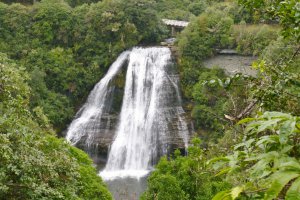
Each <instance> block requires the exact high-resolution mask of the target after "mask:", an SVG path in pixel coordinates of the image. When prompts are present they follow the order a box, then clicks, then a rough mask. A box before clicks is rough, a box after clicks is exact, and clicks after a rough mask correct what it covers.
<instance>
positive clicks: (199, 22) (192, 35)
mask: <svg viewBox="0 0 300 200" xmlns="http://www.w3.org/2000/svg"><path fill="white" fill-rule="evenodd" d="M223 9H224V8H223ZM224 15H225V16H228V14H227V12H226V10H225V9H224V10H216V9H214V8H208V9H207V10H206V11H205V12H204V13H203V14H201V15H200V16H199V17H197V18H195V19H193V20H192V21H191V23H190V25H189V26H188V27H187V28H186V29H185V30H183V32H182V33H181V34H180V36H179V38H178V48H179V51H180V54H181V56H183V57H186V58H190V59H193V60H195V61H198V62H199V61H202V60H203V59H204V58H207V57H209V56H211V55H213V50H214V49H213V48H216V47H218V48H220V47H226V46H227V45H229V44H230V38H229V37H230V28H231V25H232V24H233V20H232V18H230V17H229V16H228V17H225V18H224Z"/></svg>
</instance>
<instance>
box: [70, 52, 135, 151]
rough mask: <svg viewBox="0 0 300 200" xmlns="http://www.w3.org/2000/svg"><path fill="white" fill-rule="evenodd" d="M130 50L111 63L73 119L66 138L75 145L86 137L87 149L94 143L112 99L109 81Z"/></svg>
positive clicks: (118, 69)
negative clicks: (102, 118) (107, 106)
mask: <svg viewBox="0 0 300 200" xmlns="http://www.w3.org/2000/svg"><path fill="white" fill-rule="evenodd" d="M128 54H129V52H128V51H125V52H123V53H122V54H121V55H120V56H119V57H118V58H117V60H116V61H115V62H114V63H113V64H112V65H111V67H110V68H109V70H108V72H107V74H106V75H105V76H104V77H103V78H102V79H101V81H100V82H99V83H97V84H96V86H95V87H94V89H93V90H92V92H91V93H90V95H89V97H88V99H87V101H86V103H85V104H84V105H83V106H82V108H81V109H80V110H79V111H78V113H77V114H76V116H75V120H73V121H72V123H71V124H70V126H69V128H68V132H67V136H66V139H67V140H68V141H70V142H71V143H72V144H73V145H76V144H77V143H78V142H79V141H81V140H82V138H83V137H85V139H84V140H85V141H84V143H85V145H86V146H87V149H89V146H90V145H91V144H92V142H93V139H94V136H95V134H96V133H97V132H98V131H99V130H98V129H97V128H96V127H99V124H100V122H99V121H101V117H102V115H103V114H104V113H105V109H106V105H107V103H108V101H110V99H109V97H110V95H109V94H110V87H109V83H110V82H111V80H112V79H113V78H114V77H115V76H116V74H117V73H118V72H119V71H120V69H121V67H122V66H123V64H124V63H125V61H126V60H127V57H128Z"/></svg>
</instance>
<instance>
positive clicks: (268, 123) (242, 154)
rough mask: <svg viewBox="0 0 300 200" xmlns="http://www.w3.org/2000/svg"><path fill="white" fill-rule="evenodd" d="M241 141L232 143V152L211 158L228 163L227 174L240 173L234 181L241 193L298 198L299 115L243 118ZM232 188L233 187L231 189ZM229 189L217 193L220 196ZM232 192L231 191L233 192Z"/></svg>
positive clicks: (235, 174) (269, 115)
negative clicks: (221, 156)
mask: <svg viewBox="0 0 300 200" xmlns="http://www.w3.org/2000/svg"><path fill="white" fill-rule="evenodd" d="M239 123H240V124H243V123H247V126H246V128H245V133H244V134H245V136H244V139H243V142H241V143H240V144H237V145H236V146H235V147H234V151H233V153H232V154H231V155H228V156H227V157H225V158H216V159H213V160H212V162H217V164H218V166H220V162H221V163H222V164H223V166H224V164H227V167H226V168H223V170H224V169H226V172H228V177H229V178H231V177H232V178H235V177H237V176H239V175H241V174H243V176H240V178H239V179H238V180H237V182H236V183H235V184H236V185H239V186H238V187H239V188H240V191H239V193H237V194H236V195H235V196H233V195H232V197H231V198H230V199H235V198H237V197H238V196H240V195H243V196H246V197H248V198H250V199H252V198H263V199H266V200H268V199H270V200H271V199H274V198H283V197H285V199H288V200H290V199H298V198H299V197H300V196H299V191H298V192H295V189H296V188H298V187H299V180H300V163H299V158H300V152H299V144H298V140H299V133H300V131H299V127H300V119H299V117H294V116H292V115H289V114H284V113H279V112H266V113H264V114H263V115H261V116H258V117H257V118H246V119H243V120H242V121H240V122H239ZM231 191H233V190H231ZM226 194H228V193H222V194H221V193H220V194H219V195H218V197H219V198H217V197H215V199H222V198H224V195H226ZM232 194H233V193H232Z"/></svg>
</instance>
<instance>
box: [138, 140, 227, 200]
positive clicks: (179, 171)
mask: <svg viewBox="0 0 300 200" xmlns="http://www.w3.org/2000/svg"><path fill="white" fill-rule="evenodd" d="M200 143H201V141H200V140H199V139H194V140H193V145H191V146H190V147H189V148H188V155H187V156H181V155H180V152H179V151H178V150H177V151H176V152H175V155H174V157H173V158H170V160H168V159H167V158H166V157H163V158H161V160H160V162H159V163H158V165H157V166H156V169H155V171H154V172H153V173H152V174H151V175H150V177H149V178H148V188H147V190H146V192H145V193H144V194H143V196H142V198H141V199H143V200H153V199H170V200H171V199H174V200H181V199H189V200H206V199H211V198H212V197H213V195H214V194H215V193H216V192H218V191H220V190H223V189H226V188H228V187H230V185H229V184H228V183H227V182H224V181H222V179H220V178H215V177H214V176H212V174H211V172H210V171H209V170H208V169H207V167H206V164H205V163H206V161H207V160H206V156H205V154H204V152H203V150H202V149H201V147H200Z"/></svg>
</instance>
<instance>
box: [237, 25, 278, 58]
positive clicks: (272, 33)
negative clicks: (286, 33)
mask: <svg viewBox="0 0 300 200" xmlns="http://www.w3.org/2000/svg"><path fill="white" fill-rule="evenodd" d="M278 31H279V28H278V27H276V26H270V25H246V24H240V25H235V26H233V36H234V39H235V43H236V46H237V47H236V49H237V51H238V52H239V53H240V54H242V55H254V56H257V55H260V54H261V52H262V51H263V50H264V49H265V48H266V47H267V46H268V45H269V44H270V42H271V41H274V40H276V39H277V37H278Z"/></svg>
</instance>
